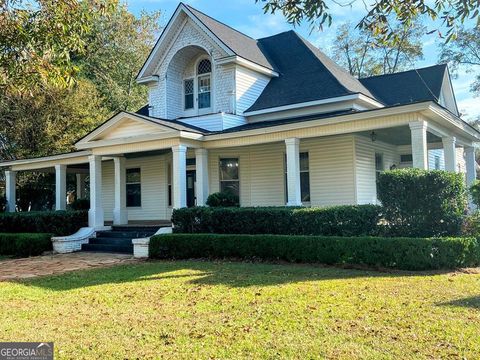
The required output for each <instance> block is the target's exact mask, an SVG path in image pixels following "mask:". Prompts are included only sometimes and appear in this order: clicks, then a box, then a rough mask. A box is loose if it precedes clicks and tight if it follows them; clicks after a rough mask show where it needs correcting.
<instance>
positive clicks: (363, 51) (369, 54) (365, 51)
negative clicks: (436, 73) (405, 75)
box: [332, 22, 425, 77]
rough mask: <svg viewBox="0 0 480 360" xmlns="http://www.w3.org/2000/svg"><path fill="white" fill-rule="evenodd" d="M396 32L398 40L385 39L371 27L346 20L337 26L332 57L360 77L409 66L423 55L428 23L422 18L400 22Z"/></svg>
mask: <svg viewBox="0 0 480 360" xmlns="http://www.w3.org/2000/svg"><path fill="white" fill-rule="evenodd" d="M395 32H396V33H397V34H398V35H399V41H396V42H394V41H391V40H389V41H382V40H381V39H379V38H378V37H377V36H375V34H373V33H372V32H371V31H370V30H368V29H358V28H354V26H352V24H350V23H347V24H343V25H341V26H340V27H339V28H338V31H337V34H336V37H335V41H334V43H333V47H332V49H333V50H332V57H333V59H334V60H335V61H336V62H337V63H338V64H339V65H341V66H343V67H344V68H346V69H347V70H348V71H349V72H350V74H352V75H354V76H357V77H366V76H373V75H381V74H391V73H394V72H397V71H402V70H406V69H408V68H410V67H411V66H412V64H414V63H415V61H416V60H419V59H421V58H422V57H423V51H422V42H421V37H422V35H423V34H424V33H425V27H424V26H423V25H421V23H420V22H415V23H414V24H413V25H411V26H408V27H404V26H402V25H401V24H397V25H396V26H395Z"/></svg>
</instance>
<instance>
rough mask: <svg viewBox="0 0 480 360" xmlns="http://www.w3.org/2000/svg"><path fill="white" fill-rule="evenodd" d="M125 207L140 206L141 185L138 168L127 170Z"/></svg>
mask: <svg viewBox="0 0 480 360" xmlns="http://www.w3.org/2000/svg"><path fill="white" fill-rule="evenodd" d="M126 184H127V185H126V186H127V207H140V206H142V185H141V173H140V168H134V169H127V180H126Z"/></svg>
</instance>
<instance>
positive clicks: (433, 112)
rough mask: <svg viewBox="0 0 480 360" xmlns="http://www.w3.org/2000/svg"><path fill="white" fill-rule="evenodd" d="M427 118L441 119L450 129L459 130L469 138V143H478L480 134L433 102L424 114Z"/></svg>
mask: <svg viewBox="0 0 480 360" xmlns="http://www.w3.org/2000/svg"><path fill="white" fill-rule="evenodd" d="M425 114H426V115H427V116H428V115H430V116H434V117H435V118H436V119H437V120H438V119H441V120H443V121H444V122H446V125H447V126H448V127H449V128H450V129H455V130H461V131H463V132H464V133H465V135H468V136H469V137H470V141H473V142H478V141H480V134H479V133H478V132H477V131H476V130H475V129H473V128H472V127H471V126H470V125H468V124H467V123H466V122H465V121H463V120H462V119H460V118H459V117H457V116H455V115H454V114H452V113H451V112H450V111H448V110H446V109H444V108H443V107H442V106H440V105H438V104H437V103H435V102H431V103H430V106H429V108H428V109H427V111H426V112H425Z"/></svg>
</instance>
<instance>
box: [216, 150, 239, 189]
mask: <svg viewBox="0 0 480 360" xmlns="http://www.w3.org/2000/svg"><path fill="white" fill-rule="evenodd" d="M220 191H222V192H223V191H231V192H232V193H233V194H235V195H237V196H240V177H239V172H238V158H230V159H220Z"/></svg>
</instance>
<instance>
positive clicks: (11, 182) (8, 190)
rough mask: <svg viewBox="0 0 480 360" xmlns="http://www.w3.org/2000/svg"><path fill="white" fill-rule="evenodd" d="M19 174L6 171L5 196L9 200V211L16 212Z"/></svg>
mask: <svg viewBox="0 0 480 360" xmlns="http://www.w3.org/2000/svg"><path fill="white" fill-rule="evenodd" d="M16 188H17V172H16V171H10V170H7V171H5V196H6V198H7V211H8V212H15V205H16V196H17V195H16Z"/></svg>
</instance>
